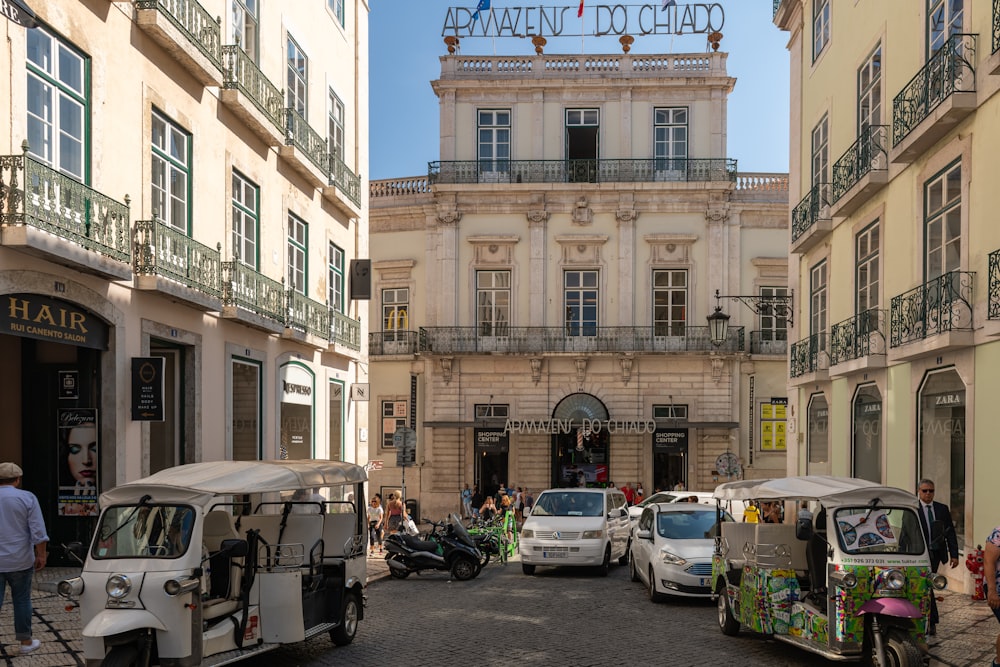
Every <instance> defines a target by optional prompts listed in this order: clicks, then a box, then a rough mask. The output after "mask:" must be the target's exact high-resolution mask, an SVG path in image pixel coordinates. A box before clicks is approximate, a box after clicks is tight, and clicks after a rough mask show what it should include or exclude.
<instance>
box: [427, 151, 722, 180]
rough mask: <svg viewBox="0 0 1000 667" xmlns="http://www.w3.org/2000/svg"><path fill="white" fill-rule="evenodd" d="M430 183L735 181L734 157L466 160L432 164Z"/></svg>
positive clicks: (429, 172) (430, 163)
mask: <svg viewBox="0 0 1000 667" xmlns="http://www.w3.org/2000/svg"><path fill="white" fill-rule="evenodd" d="M428 179H429V180H430V182H431V184H432V185H433V184H439V183H446V184H456V183H654V182H706V181H725V182H735V181H736V160H734V159H730V158H648V159H616V158H599V159H593V160H461V161H446V162H429V163H428Z"/></svg>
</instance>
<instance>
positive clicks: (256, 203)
mask: <svg viewBox="0 0 1000 667" xmlns="http://www.w3.org/2000/svg"><path fill="white" fill-rule="evenodd" d="M232 186H233V194H232V200H233V255H234V257H235V258H236V259H237V260H238V261H240V262H242V263H243V264H244V265H246V266H249V267H251V268H252V269H254V270H257V267H258V266H260V244H259V239H260V187H259V186H258V185H257V184H256V183H254V182H253V181H251V180H250V179H249V178H247V177H246V176H244V175H243V174H241V173H240V172H238V171H236V170H235V169H233V178H232Z"/></svg>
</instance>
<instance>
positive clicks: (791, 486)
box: [713, 475, 917, 507]
mask: <svg viewBox="0 0 1000 667" xmlns="http://www.w3.org/2000/svg"><path fill="white" fill-rule="evenodd" d="M713 495H714V496H715V497H716V498H718V499H719V500H818V501H819V502H820V503H821V504H822V505H824V506H825V507H836V506H842V505H867V504H868V503H869V502H871V500H872V499H873V498H878V499H879V501H880V504H882V505H903V506H909V507H916V505H917V497H916V495H915V494H913V493H911V492H909V491H904V490H903V489H898V488H895V487H891V486H880V485H878V484H876V483H875V482H869V481H868V480H864V479H856V478H853V477H831V476H829V475H804V476H801V477H781V478H777V479H744V480H739V481H737V482H726V483H725V484H720V485H719V486H717V487H715V493H714V494H713Z"/></svg>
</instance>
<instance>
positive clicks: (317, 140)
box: [285, 109, 330, 176]
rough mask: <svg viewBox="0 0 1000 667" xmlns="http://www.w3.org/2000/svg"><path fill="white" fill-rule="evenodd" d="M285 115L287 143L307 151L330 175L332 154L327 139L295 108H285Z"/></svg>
mask: <svg viewBox="0 0 1000 667" xmlns="http://www.w3.org/2000/svg"><path fill="white" fill-rule="evenodd" d="M285 117H286V125H285V132H286V134H287V136H286V139H285V144H287V145H289V146H295V147H296V148H298V149H299V150H300V151H302V152H303V153H305V155H306V157H307V158H308V159H309V161H310V162H312V163H313V164H314V165H316V167H317V168H318V169H319V170H320V171H321V172H323V173H324V174H327V176H329V173H330V171H329V170H330V154H329V153H328V152H327V146H326V139H324V138H323V137H321V136H319V133H318V132H316V130H314V129H312V127H311V126H310V125H309V123H307V122H306V119H305V118H303V117H302V116H300V115H299V112H297V111H296V110H295V109H285Z"/></svg>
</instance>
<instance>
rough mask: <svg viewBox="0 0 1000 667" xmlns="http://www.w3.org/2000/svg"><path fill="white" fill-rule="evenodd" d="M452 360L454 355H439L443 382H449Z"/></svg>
mask: <svg viewBox="0 0 1000 667" xmlns="http://www.w3.org/2000/svg"><path fill="white" fill-rule="evenodd" d="M454 361H455V358H454V357H441V377H443V378H444V383H445V384H451V368H452V362H454Z"/></svg>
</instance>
